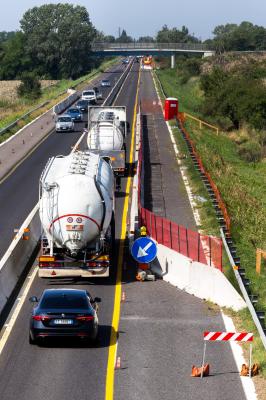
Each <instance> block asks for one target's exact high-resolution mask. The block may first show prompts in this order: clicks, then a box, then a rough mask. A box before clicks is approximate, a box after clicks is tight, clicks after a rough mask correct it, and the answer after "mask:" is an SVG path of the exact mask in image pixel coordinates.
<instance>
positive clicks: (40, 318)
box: [32, 315, 50, 321]
mask: <svg viewBox="0 0 266 400" xmlns="http://www.w3.org/2000/svg"><path fill="white" fill-rule="evenodd" d="M32 319H34V321H48V320H49V319H50V317H48V315H33V316H32Z"/></svg>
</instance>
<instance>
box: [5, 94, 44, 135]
mask: <svg viewBox="0 0 266 400" xmlns="http://www.w3.org/2000/svg"><path fill="white" fill-rule="evenodd" d="M49 102H50V101H49V100H47V101H45V102H44V103H42V104H40V105H38V106H37V107H35V108H33V109H32V110H30V111H28V112H27V113H26V114H24V115H22V116H21V117H20V118H18V119H16V120H15V121H14V122H12V123H11V124H9V125H7V126H5V127H4V128H2V129H0V135H3V134H4V133H5V132H8V131H9V130H10V129H12V128H14V126H16V125H17V124H18V122H19V121H21V120H23V119H25V118H27V117H28V116H29V115H30V114H32V113H33V112H34V111H36V110H38V109H39V108H42V107H44V106H45V105H46V104H48V103H49Z"/></svg>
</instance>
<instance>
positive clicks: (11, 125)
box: [0, 71, 98, 136]
mask: <svg viewBox="0 0 266 400" xmlns="http://www.w3.org/2000/svg"><path fill="white" fill-rule="evenodd" d="M97 73H98V71H95V72H93V73H92V74H91V75H90V77H89V79H91V78H93V77H94V76H95V75H96V74H97ZM87 79H88V78H84V79H82V80H81V81H79V82H78V83H76V84H75V85H73V86H71V87H72V88H76V87H77V86H78V85H80V84H81V83H83V82H85V81H86V80H87ZM67 91H68V89H66V90H63V91H62V92H60V93H58V95H57V96H56V97H60V96H62V95H63V94H65V93H67ZM52 100H53V99H52ZM52 100H47V101H45V102H44V103H41V104H39V105H38V106H37V107H35V108H32V109H31V110H30V111H28V112H27V113H26V114H23V115H22V116H21V117H19V118H18V119H16V120H15V121H13V122H11V124H9V125H7V126H5V127H4V128H2V129H0V136H1V135H3V134H5V133H6V132H8V131H10V129H12V128H14V127H15V126H16V125H17V124H18V123H19V121H22V120H23V119H25V118H27V117H28V116H29V115H30V114H32V113H33V112H34V111H37V110H39V109H40V108H42V107H44V106H46V105H47V104H49V103H51V102H52Z"/></svg>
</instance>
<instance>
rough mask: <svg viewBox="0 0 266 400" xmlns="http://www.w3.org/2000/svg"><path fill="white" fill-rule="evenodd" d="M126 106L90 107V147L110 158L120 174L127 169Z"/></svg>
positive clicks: (117, 173) (113, 166) (93, 150)
mask: <svg viewBox="0 0 266 400" xmlns="http://www.w3.org/2000/svg"><path fill="white" fill-rule="evenodd" d="M126 136H127V119H126V107H111V106H110V107H97V106H95V107H89V108H88V136H87V145H88V149H89V150H90V151H92V152H93V153H96V154H100V155H101V156H103V157H108V158H109V159H110V162H111V165H112V168H113V171H114V173H115V174H116V175H118V176H123V175H125V170H126Z"/></svg>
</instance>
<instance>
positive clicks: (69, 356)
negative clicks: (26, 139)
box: [0, 64, 139, 400]
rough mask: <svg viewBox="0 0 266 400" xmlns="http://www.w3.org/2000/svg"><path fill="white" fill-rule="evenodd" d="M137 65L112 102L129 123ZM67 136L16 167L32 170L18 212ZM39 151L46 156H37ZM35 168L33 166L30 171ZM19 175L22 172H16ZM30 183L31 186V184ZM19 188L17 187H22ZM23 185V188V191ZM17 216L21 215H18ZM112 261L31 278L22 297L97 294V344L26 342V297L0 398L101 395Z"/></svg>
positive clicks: (0, 371) (4, 358)
mask: <svg viewBox="0 0 266 400" xmlns="http://www.w3.org/2000/svg"><path fill="white" fill-rule="evenodd" d="M138 69H139V66H138V64H137V65H134V66H133V69H132V72H130V74H129V76H128V78H127V80H126V82H125V84H124V86H123V88H122V90H121V92H120V94H119V96H118V98H117V100H116V102H115V105H123V106H126V107H127V112H128V120H129V122H130V126H131V122H132V118H133V108H134V103H135V96H136V87H137V81H138ZM110 76H111V74H110ZM70 135H71V134H69V136H68V135H66V136H65V135H58V134H54V135H51V136H50V137H49V138H48V139H47V141H48V142H49V143H46V141H45V142H44V143H43V145H41V149H38V150H37V151H36V153H37V154H33V155H32V156H31V157H30V160H27V161H26V162H25V165H23V166H22V169H23V171H24V172H23V176H24V177H28V176H29V171H32V172H33V174H32V175H31V174H30V176H31V179H32V182H28V184H27V188H28V189H29V190H30V193H29V196H28V200H31V201H29V204H28V203H27V202H26V199H25V202H24V203H23V204H24V208H23V209H21V211H20V212H22V211H24V212H25V215H27V213H28V211H30V209H31V208H32V206H33V205H34V204H36V202H37V199H38V198H37V195H38V178H39V175H40V172H41V170H42V167H43V165H44V164H45V162H46V160H47V158H48V156H50V155H54V154H60V153H63V154H65V153H66V152H68V151H69V149H70V146H71V145H72V144H74V143H75V141H77V138H78V137H79V135H80V133H75V134H73V135H72V136H71V138H70ZM130 140H131V135H130V134H129V135H128V144H129V143H130ZM63 142H64V145H63ZM55 146H57V148H55ZM48 151H49V153H48ZM44 152H45V154H46V157H43V153H44ZM40 164H41V166H40ZM35 168H36V169H38V171H35ZM19 170H20V168H19V169H18V171H17V174H19V173H20V172H19ZM21 174H22V172H21ZM19 176H21V177H22V175H18V177H19ZM18 177H17V178H16V181H15V182H16V183H17V184H18V183H19V181H18V180H17V179H19V178H18ZM29 181H30V179H29ZM125 181H126V178H123V179H122V190H121V192H120V193H119V194H118V197H117V199H116V236H117V246H118V245H119V237H120V228H121V214H122V209H123V203H124V199H125V197H124V190H125ZM36 185H37V187H35V186H36ZM10 190H11V188H10ZM21 190H22V191H23V187H22V189H21ZM25 190H26V188H25V189H24V193H25ZM12 193H13V194H12V196H14V189H13V191H12ZM18 211H19V210H18ZM21 220H23V217H22V218H21ZM18 223H19V222H18ZM115 265H116V262H115V263H114V268H113V270H112V274H111V277H110V278H108V279H91V280H87V281H86V280H82V281H80V282H79V281H75V282H73V280H69V279H62V280H60V281H58V280H55V281H54V280H49V279H48V280H43V279H40V278H38V277H36V278H35V280H34V282H33V284H32V287H31V289H30V292H29V294H28V297H30V296H32V295H37V296H40V294H41V293H42V291H43V290H44V289H45V288H49V287H50V288H51V287H75V288H86V289H87V290H89V291H90V292H91V294H92V295H93V296H99V297H101V298H102V303H101V304H100V311H99V320H100V325H101V327H100V333H99V344H98V345H97V347H90V346H85V345H83V344H82V343H80V342H79V341H78V342H76V343H74V342H73V341H67V340H64V341H62V340H59V341H52V342H50V341H47V342H46V344H45V343H44V345H43V346H41V347H40V346H30V345H29V343H28V325H29V316H30V312H31V308H32V306H31V304H30V303H29V302H25V304H24V305H23V307H22V310H21V312H20V314H19V316H18V319H17V321H16V323H15V326H14V329H13V331H12V333H11V335H10V337H9V339H8V341H7V343H6V345H5V347H4V350H3V352H2V354H1V357H0V398H1V400H11V399H12V400H15V399H16V400H17V399H19V400H30V399H32V400H37V399H38V400H41V399H45V400H57V399H58V400H62V399H72V398H74V399H77V398H78V399H80V400H83V399H84V400H85V399H90V400H101V399H104V396H105V379H106V367H107V357H108V346H109V343H110V333H111V321H112V314H113V298H114V288H115V277H116V270H115Z"/></svg>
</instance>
